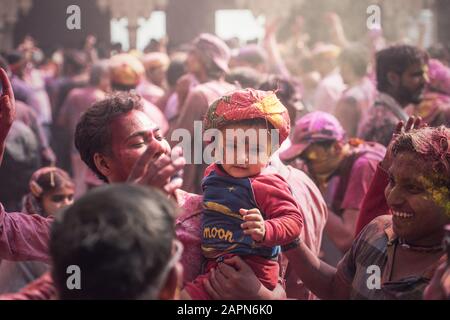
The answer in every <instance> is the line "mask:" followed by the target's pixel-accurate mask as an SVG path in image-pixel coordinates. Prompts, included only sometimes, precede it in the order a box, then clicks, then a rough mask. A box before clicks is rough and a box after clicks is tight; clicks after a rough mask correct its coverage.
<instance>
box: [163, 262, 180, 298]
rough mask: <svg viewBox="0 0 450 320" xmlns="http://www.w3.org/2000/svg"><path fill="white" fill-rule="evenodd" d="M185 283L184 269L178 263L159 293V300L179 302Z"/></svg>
mask: <svg viewBox="0 0 450 320" xmlns="http://www.w3.org/2000/svg"><path fill="white" fill-rule="evenodd" d="M182 282H183V267H182V266H181V264H180V263H177V264H176V265H175V266H174V267H173V268H172V269H171V270H170V271H169V274H168V275H167V280H166V282H165V283H164V285H163V286H162V288H161V291H160V293H159V300H178V299H179V298H180V289H181V285H182Z"/></svg>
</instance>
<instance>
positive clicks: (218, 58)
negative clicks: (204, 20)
mask: <svg viewBox="0 0 450 320" xmlns="http://www.w3.org/2000/svg"><path fill="white" fill-rule="evenodd" d="M193 46H194V48H196V49H197V50H198V51H199V52H200V54H202V55H203V56H204V57H205V58H207V59H210V60H211V61H212V62H214V64H215V65H216V66H217V67H219V68H220V70H222V71H224V72H228V62H229V61H230V57H231V52H230V48H228V46H227V44H226V43H225V42H224V41H222V40H221V39H220V38H218V37H216V36H215V35H212V34H209V33H202V34H201V35H199V36H198V37H197V38H196V39H195V40H194V43H193Z"/></svg>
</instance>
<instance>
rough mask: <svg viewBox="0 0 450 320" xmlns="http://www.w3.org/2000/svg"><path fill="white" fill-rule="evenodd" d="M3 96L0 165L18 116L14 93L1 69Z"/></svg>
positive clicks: (0, 108) (0, 98)
mask: <svg viewBox="0 0 450 320" xmlns="http://www.w3.org/2000/svg"><path fill="white" fill-rule="evenodd" d="M0 81H1V84H2V95H1V97H0V164H1V162H2V159H3V152H4V150H5V140H6V137H7V135H8V132H9V129H11V126H12V124H13V122H14V118H15V116H16V105H15V99H14V92H13V90H12V86H11V83H10V82H9V79H8V75H7V74H6V71H5V70H3V69H2V68H0Z"/></svg>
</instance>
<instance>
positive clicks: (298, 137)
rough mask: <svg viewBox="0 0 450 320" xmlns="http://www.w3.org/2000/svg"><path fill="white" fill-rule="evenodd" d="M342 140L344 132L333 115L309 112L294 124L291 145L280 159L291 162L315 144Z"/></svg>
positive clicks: (281, 154)
mask: <svg viewBox="0 0 450 320" xmlns="http://www.w3.org/2000/svg"><path fill="white" fill-rule="evenodd" d="M344 138H345V131H344V129H343V128H342V126H341V124H340V123H339V121H338V120H337V119H336V118H335V117H334V116H333V115H331V114H329V113H327V112H322V111H315V112H311V113H308V114H307V115H305V116H303V117H302V118H300V119H299V120H298V121H297V122H296V124H295V128H294V134H293V136H292V137H291V145H290V146H289V147H288V148H287V149H286V150H284V151H283V152H281V153H280V159H281V160H283V161H289V160H292V159H294V158H296V157H298V156H299V155H301V154H302V153H303V151H305V150H306V149H307V148H308V147H309V146H310V145H311V144H313V143H316V142H323V141H342V140H344Z"/></svg>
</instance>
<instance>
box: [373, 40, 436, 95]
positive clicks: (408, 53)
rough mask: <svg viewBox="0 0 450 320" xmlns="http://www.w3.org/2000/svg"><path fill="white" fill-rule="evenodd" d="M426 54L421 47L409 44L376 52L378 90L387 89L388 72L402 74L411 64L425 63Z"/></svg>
mask: <svg viewBox="0 0 450 320" xmlns="http://www.w3.org/2000/svg"><path fill="white" fill-rule="evenodd" d="M427 62H428V55H427V53H426V52H424V51H422V50H421V49H419V48H417V47H414V46H410V45H394V46H391V47H388V48H386V49H383V50H381V51H379V52H377V55H376V69H377V87H378V91H380V92H386V91H387V90H388V89H389V86H390V84H389V81H388V73H389V72H395V73H396V74H398V75H401V74H403V73H404V72H405V71H406V69H408V68H409V67H410V66H412V65H413V64H425V63H427Z"/></svg>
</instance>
